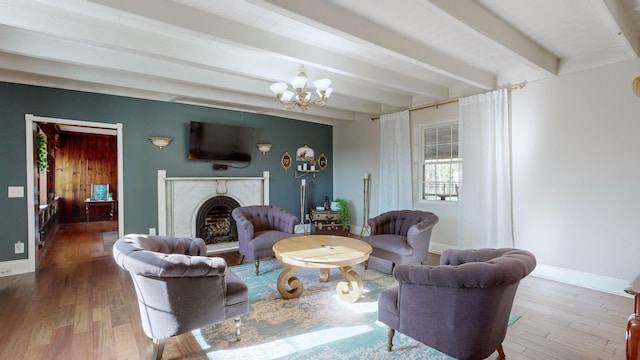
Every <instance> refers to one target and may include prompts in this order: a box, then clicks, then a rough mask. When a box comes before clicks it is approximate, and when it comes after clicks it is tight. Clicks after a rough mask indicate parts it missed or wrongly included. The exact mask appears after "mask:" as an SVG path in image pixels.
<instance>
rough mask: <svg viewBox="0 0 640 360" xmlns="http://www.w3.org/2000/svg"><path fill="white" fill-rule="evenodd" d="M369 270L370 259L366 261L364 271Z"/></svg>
mask: <svg viewBox="0 0 640 360" xmlns="http://www.w3.org/2000/svg"><path fill="white" fill-rule="evenodd" d="M368 268H369V259H367V260H365V261H364V269H365V270H367V269H368Z"/></svg>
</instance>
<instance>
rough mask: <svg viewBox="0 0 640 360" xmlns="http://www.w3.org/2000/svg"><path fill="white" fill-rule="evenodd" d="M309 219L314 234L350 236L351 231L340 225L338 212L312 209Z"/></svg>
mask: <svg viewBox="0 0 640 360" xmlns="http://www.w3.org/2000/svg"><path fill="white" fill-rule="evenodd" d="M309 219H310V220H311V233H312V234H322V235H341V236H349V230H345V229H343V228H342V224H340V218H339V216H338V212H337V211H333V210H318V209H312V210H311V215H310V217H309Z"/></svg>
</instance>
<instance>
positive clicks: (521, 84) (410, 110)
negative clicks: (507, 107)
mask: <svg viewBox="0 0 640 360" xmlns="http://www.w3.org/2000/svg"><path fill="white" fill-rule="evenodd" d="M526 85H527V82H526V81H523V82H521V83H520V84H516V85H511V86H506V87H501V88H497V89H496V90H500V89H507V90H508V91H511V90H520V89H522V88H523V87H525V86H526ZM492 91H495V90H492ZM460 99H461V98H457V99H451V100H447V101H443V102H439V103H435V104H430V105H423V106H418V107H416V108H411V109H409V112H413V111H418V110H424V109H430V108H437V107H438V106H442V105H448V104H453V103H457V102H458V101H459V100H460ZM374 120H380V116H378V117H374V118H371V121H374Z"/></svg>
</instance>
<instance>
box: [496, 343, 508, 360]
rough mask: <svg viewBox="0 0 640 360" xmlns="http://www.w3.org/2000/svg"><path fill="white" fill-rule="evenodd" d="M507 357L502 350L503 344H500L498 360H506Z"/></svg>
mask: <svg viewBox="0 0 640 360" xmlns="http://www.w3.org/2000/svg"><path fill="white" fill-rule="evenodd" d="M506 358H507V357H506V356H505V355H504V349H503V348H502V344H500V346H498V359H500V360H504V359H506Z"/></svg>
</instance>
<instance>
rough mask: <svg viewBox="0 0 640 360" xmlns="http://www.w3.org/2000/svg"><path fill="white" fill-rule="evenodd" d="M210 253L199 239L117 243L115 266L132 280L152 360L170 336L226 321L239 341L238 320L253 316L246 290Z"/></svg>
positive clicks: (130, 238)
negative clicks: (232, 326)
mask: <svg viewBox="0 0 640 360" xmlns="http://www.w3.org/2000/svg"><path fill="white" fill-rule="evenodd" d="M206 253H207V247H206V245H205V243H204V241H203V240H202V239H199V238H174V237H171V236H152V235H135V234H131V235H126V236H124V237H122V238H120V239H118V240H117V241H116V243H115V244H114V247H113V257H114V259H115V261H116V263H117V264H118V265H119V266H120V267H121V268H123V269H124V270H127V271H128V272H129V274H130V275H131V279H132V280H133V285H134V286H135V289H136V294H137V296H138V306H139V308H140V319H141V321H142V328H143V330H144V333H145V334H146V335H147V336H148V337H150V338H151V339H153V343H154V350H153V358H154V359H160V358H162V352H163V350H164V343H165V340H166V339H167V338H169V337H171V336H174V335H178V334H182V333H186V332H189V331H193V330H196V329H201V328H203V327H206V326H209V325H212V324H216V323H220V322H223V321H225V320H227V319H234V321H235V325H236V336H237V338H238V340H239V339H240V316H242V315H244V314H246V313H248V312H249V293H248V289H247V286H246V285H245V284H244V282H242V280H241V279H240V278H238V276H236V274H234V273H233V272H232V271H231V270H229V269H228V268H227V264H226V262H225V261H224V259H222V258H219V257H212V258H209V257H206V256H205V255H206Z"/></svg>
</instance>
